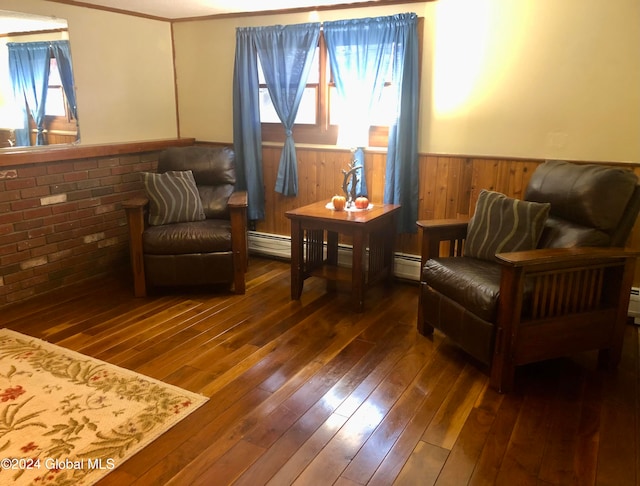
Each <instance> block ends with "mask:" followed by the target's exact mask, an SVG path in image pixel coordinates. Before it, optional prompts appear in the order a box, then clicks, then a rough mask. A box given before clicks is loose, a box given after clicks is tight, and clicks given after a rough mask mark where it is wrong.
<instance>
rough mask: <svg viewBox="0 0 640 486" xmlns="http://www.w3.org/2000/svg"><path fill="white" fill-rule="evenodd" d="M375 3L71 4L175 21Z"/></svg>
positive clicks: (86, 0)
mask: <svg viewBox="0 0 640 486" xmlns="http://www.w3.org/2000/svg"><path fill="white" fill-rule="evenodd" d="M50 1H56V0H50ZM374 2H376V3H377V2H379V3H385V2H384V0H368V1H363V0H78V1H75V2H72V3H74V4H76V5H88V6H90V5H94V6H96V7H103V8H108V9H113V10H119V11H126V12H132V13H136V14H142V15H147V16H151V17H159V18H163V19H171V20H176V19H185V18H193V17H207V16H212V15H224V14H234V13H235V14H237V13H247V12H265V11H270V10H283V9H293V8H313V7H325V6H334V5H347V4H355V3H374ZM64 3H69V2H64Z"/></svg>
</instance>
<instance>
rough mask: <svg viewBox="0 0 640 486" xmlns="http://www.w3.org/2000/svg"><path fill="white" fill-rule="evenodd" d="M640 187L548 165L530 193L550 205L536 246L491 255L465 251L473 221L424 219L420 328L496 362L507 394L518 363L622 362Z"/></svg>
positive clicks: (493, 379) (602, 173) (608, 172)
mask: <svg viewBox="0 0 640 486" xmlns="http://www.w3.org/2000/svg"><path fill="white" fill-rule="evenodd" d="M637 184H638V182H637V177H636V176H635V175H634V174H633V172H631V171H629V170H623V169H620V168H615V167H605V166H599V165H593V164H573V163H567V162H562V161H549V162H545V163H544V164H541V165H540V166H539V167H538V168H537V169H536V171H535V172H534V174H532V176H531V180H530V182H529V184H528V186H527V189H526V192H525V196H524V199H525V200H528V201H536V202H548V203H550V209H549V215H548V218H547V219H546V222H545V225H544V230H543V232H542V236H541V237H540V240H539V243H538V245H537V249H532V250H529V251H518V252H511V253H501V254H498V255H496V257H495V259H494V260H493V261H488V260H483V259H478V258H472V257H469V256H465V250H464V246H465V240H466V239H467V228H468V222H466V221H460V220H443V221H435V220H431V221H418V226H419V228H420V229H421V233H422V272H421V279H420V296H419V309H418V330H419V332H420V333H421V334H423V335H430V334H432V333H433V330H434V328H436V329H438V330H440V331H442V332H443V333H444V334H445V335H447V336H448V337H449V338H450V339H451V340H452V341H454V342H455V343H456V344H457V345H458V346H460V347H461V348H462V349H463V350H465V351H466V352H467V353H468V354H470V355H471V356H473V357H474V358H476V359H477V360H478V361H480V362H481V363H484V364H485V365H487V366H488V367H489V369H490V383H491V386H492V387H494V388H496V389H498V390H499V391H508V390H510V389H511V388H512V386H513V381H514V372H515V367H516V366H518V365H523V364H526V363H531V362H536V361H541V360H545V359H549V358H555V357H560V356H568V355H570V354H572V353H576V352H581V351H586V350H599V361H600V363H601V364H602V365H607V366H609V367H615V366H616V365H617V363H618V361H619V360H620V356H621V349H622V341H623V333H624V326H625V323H626V321H627V311H628V305H629V296H630V289H631V285H632V280H633V274H634V269H635V257H636V254H637V253H636V252H631V251H625V250H624V249H623V248H622V247H623V246H624V245H625V243H626V241H627V238H628V236H629V234H630V232H631V229H632V227H633V225H634V223H635V221H636V218H637V215H638V210H639V208H640V188H639V186H638V185H637ZM443 242H444V244H441V243H443ZM443 255H445V256H443Z"/></svg>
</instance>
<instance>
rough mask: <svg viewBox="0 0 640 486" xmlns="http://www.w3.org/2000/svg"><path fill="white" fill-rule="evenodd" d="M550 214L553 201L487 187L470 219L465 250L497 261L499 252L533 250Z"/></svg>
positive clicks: (465, 252) (473, 254) (472, 255)
mask: <svg viewBox="0 0 640 486" xmlns="http://www.w3.org/2000/svg"><path fill="white" fill-rule="evenodd" d="M548 214H549V204H545V203H536V202H528V201H520V200H518V199H513V198H510V197H507V196H505V195H504V194H500V193H499V192H494V191H487V190H485V189H483V190H481V191H480V195H479V196H478V202H477V204H476V210H475V212H474V214H473V217H472V218H471V220H470V221H469V227H468V230H467V239H466V241H465V244H464V254H465V256H469V257H474V258H480V259H483V260H491V261H493V260H495V255H496V253H501V252H509V251H524V250H533V249H535V248H536V246H537V244H538V240H539V239H540V235H541V234H542V230H543V228H544V223H545V221H546V219H547V215H548Z"/></svg>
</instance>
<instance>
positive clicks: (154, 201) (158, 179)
mask: <svg viewBox="0 0 640 486" xmlns="http://www.w3.org/2000/svg"><path fill="white" fill-rule="evenodd" d="M142 182H143V183H144V187H145V190H146V191H147V196H148V197H149V224H150V225H152V226H159V225H162V224H169V223H184V222H188V221H201V220H203V219H205V215H204V209H203V207H202V201H201V200H200V194H199V193H198V188H197V187H196V181H195V179H194V178H193V172H191V171H190V170H186V171H167V172H164V173H162V174H154V173H152V172H143V173H142Z"/></svg>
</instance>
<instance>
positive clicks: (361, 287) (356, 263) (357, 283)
mask: <svg viewBox="0 0 640 486" xmlns="http://www.w3.org/2000/svg"><path fill="white" fill-rule="evenodd" d="M364 240H365V232H364V231H356V232H354V233H353V261H352V268H351V295H352V299H353V303H354V305H355V307H356V311H357V312H362V311H363V310H364V293H365V292H364V291H365V274H364V265H363V263H362V259H363V256H364V243H365V241H364Z"/></svg>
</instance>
